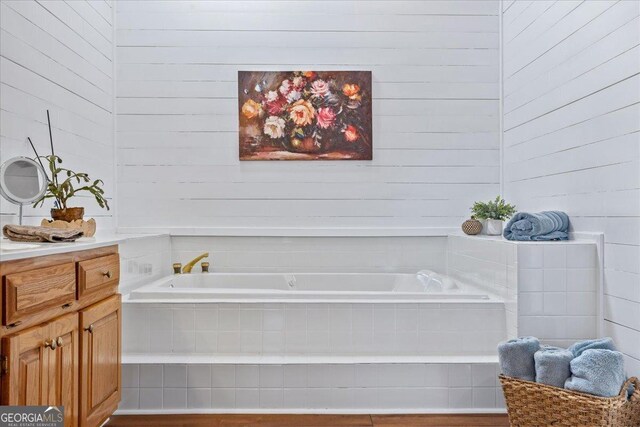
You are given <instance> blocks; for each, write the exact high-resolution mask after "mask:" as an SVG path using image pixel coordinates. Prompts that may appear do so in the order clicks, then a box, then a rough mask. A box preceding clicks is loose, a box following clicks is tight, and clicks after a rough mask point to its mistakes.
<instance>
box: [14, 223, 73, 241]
mask: <svg viewBox="0 0 640 427" xmlns="http://www.w3.org/2000/svg"><path fill="white" fill-rule="evenodd" d="M2 233H3V234H4V235H5V237H6V238H7V239H9V240H12V241H14V242H47V243H66V242H75V241H76V240H77V239H79V238H80V237H82V235H83V232H82V230H75V229H74V230H72V229H66V228H50V227H38V226H34V225H15V224H7V225H5V226H4V227H2Z"/></svg>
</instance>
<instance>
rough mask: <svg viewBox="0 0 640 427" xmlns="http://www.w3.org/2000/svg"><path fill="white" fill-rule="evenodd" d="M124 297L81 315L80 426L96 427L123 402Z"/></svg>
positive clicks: (93, 306)
mask: <svg viewBox="0 0 640 427" xmlns="http://www.w3.org/2000/svg"><path fill="white" fill-rule="evenodd" d="M120 306H121V303H120V295H114V296H112V297H110V298H107V299H106V300H104V301H102V302H99V303H97V304H94V305H92V306H90V307H88V308H86V309H84V310H81V311H80V326H81V328H82V336H81V338H80V347H81V349H82V354H81V358H82V370H81V373H80V378H81V379H80V425H81V426H95V425H99V423H100V421H101V420H104V419H106V418H107V417H109V415H111V413H112V412H113V410H114V408H117V407H118V402H120V393H121V390H120V353H121V351H120V350H121V339H120V330H121V316H120V313H121V311H120Z"/></svg>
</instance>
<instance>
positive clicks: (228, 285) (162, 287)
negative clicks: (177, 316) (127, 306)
mask: <svg viewBox="0 0 640 427" xmlns="http://www.w3.org/2000/svg"><path fill="white" fill-rule="evenodd" d="M446 280H447V285H448V286H438V285H437V284H436V285H434V283H433V282H428V280H425V277H424V275H423V276H422V277H421V275H419V274H398V273H291V274H283V273H206V274H204V273H195V274H179V275H173V276H168V277H164V278H162V279H160V280H157V281H155V282H153V283H150V284H148V285H146V286H143V287H141V288H138V289H136V290H134V291H132V292H131V294H130V295H129V298H128V299H127V300H128V301H131V302H145V301H148V302H163V301H166V302H201V301H202V302H204V301H206V302H261V303H268V302H307V303H308V302H384V301H389V302H416V300H419V301H420V302H425V301H436V302H437V301H444V300H454V301H463V300H471V301H476V302H478V301H479V300H490V298H489V296H488V295H486V294H485V293H483V292H482V291H480V290H477V289H474V288H472V287H469V286H465V285H462V284H460V283H454V282H452V281H450V280H449V279H446Z"/></svg>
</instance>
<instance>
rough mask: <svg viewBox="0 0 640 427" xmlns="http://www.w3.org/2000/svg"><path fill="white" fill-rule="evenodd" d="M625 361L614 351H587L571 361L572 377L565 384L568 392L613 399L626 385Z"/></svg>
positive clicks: (620, 354)
mask: <svg viewBox="0 0 640 427" xmlns="http://www.w3.org/2000/svg"><path fill="white" fill-rule="evenodd" d="M624 381H625V375H624V359H623V357H622V353H620V352H619V351H613V350H603V349H595V350H585V351H584V352H583V353H582V354H581V355H580V356H578V357H576V358H575V359H573V360H572V361H571V377H570V378H569V379H568V380H567V382H565V384H564V388H566V389H568V390H574V391H579V392H582V393H589V394H593V395H596V396H602V397H613V396H617V395H618V393H620V388H621V387H622V385H623V384H624Z"/></svg>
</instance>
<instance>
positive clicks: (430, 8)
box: [116, 0, 499, 234]
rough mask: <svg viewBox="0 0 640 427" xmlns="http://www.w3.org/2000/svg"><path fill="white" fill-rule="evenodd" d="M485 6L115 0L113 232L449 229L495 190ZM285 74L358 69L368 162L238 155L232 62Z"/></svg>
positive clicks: (494, 65) (490, 9)
mask: <svg viewBox="0 0 640 427" xmlns="http://www.w3.org/2000/svg"><path fill="white" fill-rule="evenodd" d="M498 11H499V3H498V2H497V1H460V2H449V1H368V2H360V1H325V0H322V1H321V0H317V1H316V0H314V1H304V2H291V1H212V2H197V1H127V2H118V3H117V4H116V12H117V18H116V22H117V33H116V34H117V35H116V44H117V48H116V51H117V54H116V56H117V72H116V76H117V80H118V85H117V86H118V88H117V101H116V102H117V128H118V132H117V141H118V175H119V176H118V200H119V208H120V211H119V218H118V219H119V226H120V227H122V229H124V230H132V229H138V228H141V227H148V228H163V227H164V228H174V227H215V228H226V227H241V228H248V227H256V228H258V229H259V228H267V227H302V228H304V227H372V228H377V227H380V228H384V227H449V226H453V227H457V226H458V225H459V224H460V222H461V220H462V219H463V217H464V216H466V215H468V208H469V206H470V204H471V202H472V201H473V200H475V199H479V198H488V197H491V196H492V195H495V194H497V193H498V191H499V130H498V128H499V120H498V106H499V104H498V89H499V87H498V85H499V83H498V74H499V73H498V69H499V67H498V47H499V36H498V29H499V25H498V20H499V16H498ZM299 69H302V70H306V69H318V70H371V71H372V72H373V91H374V93H373V98H374V99H373V114H374V119H373V120H374V123H373V130H374V154H373V157H374V160H373V161H371V162H353V161H351V162H349V161H342V162H340V161H338V162H326V161H325V162H321V161H317V162H271V163H269V162H240V161H239V160H238V132H237V127H238V117H237V99H236V96H237V95H236V94H237V71H238V70H299ZM259 232H260V231H259V230H258V231H257V233H258V234H259Z"/></svg>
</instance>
